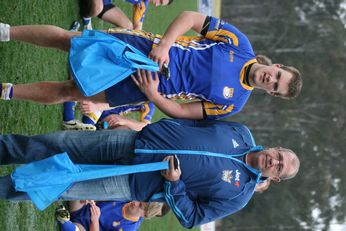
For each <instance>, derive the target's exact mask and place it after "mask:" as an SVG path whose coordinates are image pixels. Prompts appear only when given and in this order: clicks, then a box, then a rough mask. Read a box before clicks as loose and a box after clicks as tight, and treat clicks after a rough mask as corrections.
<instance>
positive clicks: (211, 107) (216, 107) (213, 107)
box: [202, 101, 234, 115]
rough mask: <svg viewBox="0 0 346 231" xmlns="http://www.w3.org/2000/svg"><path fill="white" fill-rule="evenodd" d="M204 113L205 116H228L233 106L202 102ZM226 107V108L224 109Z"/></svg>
mask: <svg viewBox="0 0 346 231" xmlns="http://www.w3.org/2000/svg"><path fill="white" fill-rule="evenodd" d="M202 103H203V108H204V111H205V113H206V114H207V115H224V114H229V113H230V112H231V111H232V110H233V107H234V105H233V104H232V105H228V106H225V105H221V104H214V103H210V102H207V101H202ZM225 107H226V108H225Z"/></svg>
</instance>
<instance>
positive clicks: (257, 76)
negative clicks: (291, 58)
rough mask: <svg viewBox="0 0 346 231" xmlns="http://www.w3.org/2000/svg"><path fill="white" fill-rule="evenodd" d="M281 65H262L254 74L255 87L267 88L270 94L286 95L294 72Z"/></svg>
mask: <svg viewBox="0 0 346 231" xmlns="http://www.w3.org/2000/svg"><path fill="white" fill-rule="evenodd" d="M280 66H281V65H279V64H273V65H271V66H266V65H261V66H260V67H259V68H257V69H256V70H255V72H254V74H253V76H252V82H253V84H254V87H256V88H259V89H263V90H265V91H266V92H267V93H268V94H270V95H276V96H286V95H287V93H288V86H289V83H290V82H291V79H292V77H293V76H292V73H290V72H288V71H286V70H283V69H281V68H280Z"/></svg>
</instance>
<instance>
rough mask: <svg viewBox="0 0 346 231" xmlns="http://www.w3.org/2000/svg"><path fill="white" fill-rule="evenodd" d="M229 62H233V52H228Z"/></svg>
mask: <svg viewBox="0 0 346 231" xmlns="http://www.w3.org/2000/svg"><path fill="white" fill-rule="evenodd" d="M229 61H230V62H231V63H233V61H234V52H233V51H230V52H229Z"/></svg>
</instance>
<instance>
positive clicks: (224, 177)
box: [221, 170, 233, 184]
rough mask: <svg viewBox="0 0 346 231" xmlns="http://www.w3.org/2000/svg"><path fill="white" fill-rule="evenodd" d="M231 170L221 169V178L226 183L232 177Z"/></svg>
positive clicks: (229, 181) (230, 180) (230, 181)
mask: <svg viewBox="0 0 346 231" xmlns="http://www.w3.org/2000/svg"><path fill="white" fill-rule="evenodd" d="M232 172H233V171H232V170H224V171H222V177H221V179H222V180H223V181H225V182H227V183H230V184H231V183H232V179H233V176H232Z"/></svg>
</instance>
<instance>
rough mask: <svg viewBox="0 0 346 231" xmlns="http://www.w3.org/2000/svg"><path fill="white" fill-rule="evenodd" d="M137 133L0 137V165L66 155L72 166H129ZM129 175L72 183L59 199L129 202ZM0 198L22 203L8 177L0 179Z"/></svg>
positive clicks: (83, 133)
mask: <svg viewBox="0 0 346 231" xmlns="http://www.w3.org/2000/svg"><path fill="white" fill-rule="evenodd" d="M136 136H137V132H134V131H129V130H102V131H96V132H86V131H60V132H55V133H51V134H46V135H37V136H32V137H28V136H22V135H1V136H0V164H2V165H3V164H13V163H15V164H22V163H29V162H32V161H35V160H41V159H45V158H47V157H50V156H52V155H55V154H58V153H62V152H67V153H68V154H69V157H70V159H71V160H72V161H73V162H75V163H82V164H115V163H116V164H131V162H132V158H133V156H134V142H135V139H136ZM130 197H131V195H130V187H129V176H128V175H124V176H115V177H108V178H103V179H99V180H92V181H85V182H79V183H76V184H75V185H74V186H73V187H72V188H71V189H70V190H68V191H67V192H65V193H64V194H63V196H62V198H61V199H71V200H72V199H95V200H129V199H131V198H130ZM0 198H3V199H9V200H26V199H28V197H27V196H26V194H25V193H20V192H15V190H14V188H13V186H12V182H11V179H10V178H9V176H7V177H0Z"/></svg>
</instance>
